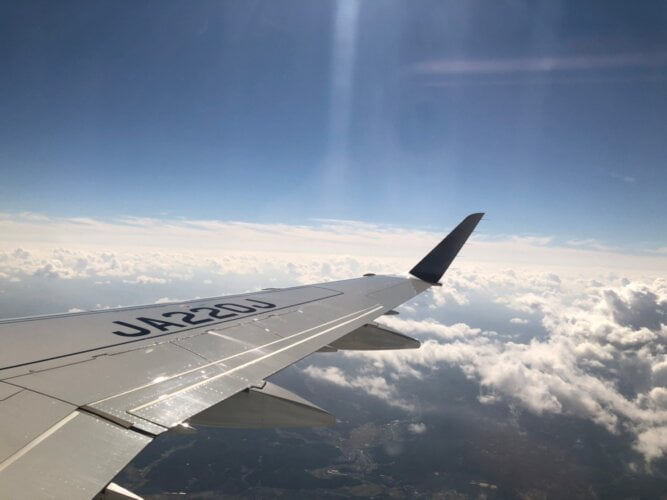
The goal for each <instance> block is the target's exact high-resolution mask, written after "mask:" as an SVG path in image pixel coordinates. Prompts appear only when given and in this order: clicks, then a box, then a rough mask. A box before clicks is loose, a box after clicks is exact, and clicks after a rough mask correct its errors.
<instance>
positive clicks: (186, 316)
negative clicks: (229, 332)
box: [162, 311, 213, 325]
mask: <svg viewBox="0 0 667 500" xmlns="http://www.w3.org/2000/svg"><path fill="white" fill-rule="evenodd" d="M175 314H180V315H182V316H183V317H182V318H181V321H182V322H183V323H187V324H188V325H200V324H202V323H208V322H209V321H213V319H212V318H202V319H197V320H195V319H193V318H194V317H195V315H194V314H192V313H191V312H185V311H172V312H166V313H164V314H163V315H162V316H164V317H165V318H170V317H171V316H174V315H175Z"/></svg>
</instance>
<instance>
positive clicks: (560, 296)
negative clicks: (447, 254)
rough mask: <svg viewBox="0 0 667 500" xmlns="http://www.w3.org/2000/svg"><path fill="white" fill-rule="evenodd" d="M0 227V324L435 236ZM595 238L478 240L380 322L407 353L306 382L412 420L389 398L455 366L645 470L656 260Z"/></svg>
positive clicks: (666, 390) (312, 371)
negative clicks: (614, 441)
mask: <svg viewBox="0 0 667 500" xmlns="http://www.w3.org/2000/svg"><path fill="white" fill-rule="evenodd" d="M0 230H1V231H2V232H3V239H2V242H1V243H0V296H2V298H3V300H2V307H0V314H2V315H3V316H5V317H7V316H16V315H20V314H39V313H48V312H58V311H63V310H64V311H66V310H70V309H72V310H74V309H89V308H93V307H109V306H117V305H128V304H137V303H146V302H156V301H165V300H176V299H187V298H192V297H196V296H204V295H216V294H221V293H233V292H239V291H246V290H254V289H259V288H266V287H282V286H289V285H295V284H299V283H309V282H319V281H327V280H333V279H343V278H351V277H357V276H360V275H361V274H363V273H365V272H376V273H391V274H396V273H397V272H398V273H400V272H401V271H403V270H406V269H409V268H410V267H411V265H412V264H414V262H415V261H416V260H417V259H418V258H420V257H421V256H422V255H423V254H424V253H425V252H426V251H428V250H429V249H430V248H431V247H432V246H433V245H434V244H435V243H437V241H439V239H440V238H441V237H442V235H441V234H436V233H433V232H429V231H421V230H406V229H402V228H396V227H387V226H376V225H369V224H363V223H358V222H353V221H328V220H323V221H314V222H313V223H312V224H310V225H279V224H248V223H241V222H221V221H195V220H157V219H137V218H125V219H116V220H98V219H87V218H52V217H46V216H42V215H37V214H4V215H0ZM594 243H595V244H590V242H588V243H587V242H580V241H576V242H572V241H571V242H570V243H567V242H563V243H560V244H559V243H558V242H554V240H553V238H550V237H549V236H541V237H520V236H507V237H502V238H489V237H485V238H484V237H479V236H477V237H475V238H473V240H472V241H471V242H470V243H469V245H467V246H466V248H465V249H464V251H463V252H462V255H461V256H460V258H459V259H457V261H456V263H455V266H454V267H453V268H452V269H451V270H450V271H449V272H448V274H447V276H446V279H445V281H444V286H442V287H440V288H437V289H434V290H433V291H432V292H430V293H429V294H427V295H426V296H424V297H422V298H420V299H418V300H416V301H415V302H413V303H410V304H406V305H405V306H403V307H402V309H401V311H402V314H401V316H399V317H386V318H384V319H383V320H382V321H383V322H385V323H386V324H387V326H389V327H391V328H394V329H397V330H400V331H403V332H405V333H407V334H410V335H414V336H416V337H418V338H420V339H421V340H422V341H423V345H422V348H421V349H419V350H413V351H395V352H377V353H370V354H369V353H365V354H364V353H351V352H350V353H345V354H344V355H345V357H346V362H347V363H348V364H351V368H352V369H351V370H345V371H343V370H341V369H340V368H339V367H337V366H335V364H336V361H335V360H336V359H339V360H340V358H337V357H336V355H333V357H329V358H325V361H324V362H322V361H317V362H312V363H310V364H308V365H307V366H306V367H305V373H306V375H308V376H309V377H310V378H311V379H314V380H322V381H327V382H328V383H332V384H336V385H338V386H340V387H344V388H347V389H349V390H353V391H361V392H364V393H367V394H369V395H371V396H373V397H376V398H379V399H381V400H383V401H386V402H387V403H388V404H390V405H393V406H395V407H397V408H400V409H401V410H403V411H405V412H407V413H410V414H412V413H415V412H416V411H417V409H418V408H421V405H420V404H419V401H418V397H419V395H418V394H417V395H408V394H405V393H402V391H401V383H402V381H405V380H415V379H416V380H424V381H425V382H427V381H428V380H429V379H432V378H433V377H436V376H437V375H438V373H439V371H440V370H441V368H443V367H456V368H457V369H460V370H462V372H463V373H464V374H465V375H466V377H468V378H469V379H470V380H472V381H475V382H476V383H477V384H479V387H480V393H479V401H480V402H481V403H483V404H509V405H511V406H513V407H515V408H517V409H522V410H524V411H528V412H531V413H534V414H537V415H541V414H564V415H573V416H576V417H579V418H582V419H587V420H590V421H593V422H595V423H596V424H597V425H600V426H602V427H604V428H605V429H607V430H608V431H609V432H610V433H613V434H617V435H628V436H631V438H632V440H633V442H634V449H635V450H636V452H637V453H638V454H640V456H642V457H643V458H645V459H646V460H647V461H648V462H650V461H651V460H653V459H656V458H659V457H661V456H663V455H665V454H666V453H667V353H666V351H665V344H666V343H667V326H665V325H666V324H667V281H666V280H665V279H664V278H661V277H660V276H663V275H664V274H665V271H667V256H665V255H661V254H660V253H659V252H654V253H651V252H646V253H644V254H641V255H629V254H623V253H619V252H618V251H614V250H611V249H609V247H606V246H604V245H599V244H597V242H594ZM318 359H319V360H321V359H322V358H318ZM322 363H324V364H322ZM416 416H417V415H416V414H415V415H413V417H416ZM411 432H414V433H423V432H428V429H427V428H426V426H425V425H418V424H415V426H414V428H413V429H411Z"/></svg>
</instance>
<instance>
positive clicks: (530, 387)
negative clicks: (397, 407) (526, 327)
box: [343, 271, 667, 461]
mask: <svg viewBox="0 0 667 500" xmlns="http://www.w3.org/2000/svg"><path fill="white" fill-rule="evenodd" d="M556 278H558V279H556ZM455 281H456V280H455ZM605 281H606V283H602V282H600V281H591V280H587V279H581V278H580V279H566V280H561V279H560V278H559V277H557V276H556V277H554V276H550V275H549V273H545V274H544V275H543V277H541V278H540V277H539V276H536V275H534V274H531V273H528V272H526V273H521V272H516V271H511V272H510V271H508V272H506V273H504V276H503V277H501V276H500V275H491V276H489V278H488V280H487V283H486V285H485V286H482V282H483V278H482V276H481V275H478V276H476V277H475V279H474V280H471V282H472V283H475V286H474V289H475V292H474V293H479V291H480V290H485V294H486V299H485V300H488V301H490V302H497V301H498V300H499V299H502V300H501V301H500V303H502V305H503V307H505V308H507V310H508V312H511V311H517V310H518V311H522V312H528V313H531V314H534V315H537V316H538V317H539V320H538V321H539V323H540V326H541V327H542V328H543V329H544V330H545V331H546V336H544V337H543V338H542V337H540V338H538V337H533V338H531V339H528V340H526V341H524V342H518V341H515V340H514V339H513V337H512V336H511V335H506V334H500V333H498V332H494V331H490V330H485V329H481V328H475V327H473V326H471V325H470V324H467V323H456V324H451V325H447V324H443V323H441V322H438V321H435V320H433V319H429V318H425V319H419V318H417V317H415V318H405V319H404V318H396V317H386V318H383V319H382V320H381V321H382V323H383V324H386V325H388V326H391V327H392V328H395V329H397V330H399V331H402V332H404V333H406V334H413V335H415V334H416V335H417V336H419V337H421V338H422V340H423V343H422V347H421V349H419V350H407V351H378V352H353V351H348V352H345V353H344V354H343V355H344V356H346V357H347V358H348V359H350V360H353V361H358V362H359V365H358V369H359V370H360V372H363V373H364V375H365V376H367V377H381V378H383V379H384V380H386V381H388V384H389V386H390V387H388V388H387V387H385V390H386V393H387V394H392V398H400V397H401V395H400V390H399V389H398V387H400V384H401V381H402V380H405V379H409V378H418V379H422V380H424V382H423V383H426V384H428V383H434V382H433V377H437V373H438V372H439V370H440V369H441V368H442V367H443V366H455V367H458V368H459V369H461V370H462V372H463V373H464V374H465V375H466V377H468V378H469V379H470V380H473V381H475V382H477V383H478V384H479V386H480V396H479V401H480V402H481V403H482V404H501V403H504V404H511V405H513V406H515V407H518V408H523V409H524V410H525V411H528V412H531V413H534V414H536V415H542V414H564V415H572V416H576V417H579V418H582V419H588V420H591V421H593V422H594V423H596V424H597V425H600V426H602V427H604V428H605V429H606V430H607V431H609V432H610V433H612V434H615V435H622V434H626V435H627V434H629V435H630V436H631V437H632V439H633V440H634V449H635V451H637V452H638V453H640V454H641V455H643V457H644V458H645V459H646V460H647V461H650V460H653V459H656V458H660V457H662V456H664V455H665V454H667V439H665V429H667V349H666V347H667V326H666V325H665V323H667V321H665V317H664V315H663V312H664V311H663V308H664V302H665V300H664V297H665V280H664V279H662V278H657V279H654V280H651V281H647V282H643V283H639V282H630V281H628V280H625V279H622V278H613V277H608V278H607V279H606V280H605ZM460 285H461V283H459V286H460ZM459 292H461V293H464V294H466V293H470V292H469V291H468V290H466V289H465V288H463V289H461V290H459ZM435 300H436V296H435V295H434V296H432V297H429V298H428V300H427V301H426V303H427V304H428V303H429V302H433V301H435ZM428 310H429V311H430V309H428ZM417 311H418V310H417ZM513 319H515V320H516V319H519V324H524V320H521V319H520V318H513ZM469 321H470V323H471V324H474V322H475V319H474V314H471V315H470V320H469ZM512 323H514V324H517V323H518V322H517V321H514V322H511V324H512ZM345 376H346V377H348V378H351V379H354V377H355V376H356V374H355V373H354V372H352V373H348V374H346V375H345ZM350 387H351V386H350Z"/></svg>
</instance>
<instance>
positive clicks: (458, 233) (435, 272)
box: [410, 212, 484, 286]
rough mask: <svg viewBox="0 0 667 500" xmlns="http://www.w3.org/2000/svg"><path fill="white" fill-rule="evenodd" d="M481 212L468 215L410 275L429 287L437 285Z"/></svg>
mask: <svg viewBox="0 0 667 500" xmlns="http://www.w3.org/2000/svg"><path fill="white" fill-rule="evenodd" d="M482 217H484V213H483V212H477V213H474V214H470V215H468V216H467V217H466V218H465V219H463V221H461V223H460V224H459V225H458V226H456V227H455V228H454V229H453V230H452V232H451V233H449V234H448V235H447V236H446V237H445V239H443V240H442V241H441V242H440V243H439V244H438V245H437V246H436V247H435V248H434V249H433V250H431V251H430V252H429V253H428V255H426V257H424V258H423V259H422V260H421V261H419V263H418V264H417V265H416V266H415V267H413V268H412V269H411V270H410V274H412V275H413V276H415V277H417V278H419V279H420V280H422V281H426V282H427V283H430V284H431V285H435V286H437V285H439V284H440V283H439V281H440V278H442V275H443V274H445V271H447V269H448V268H449V266H450V264H451V263H452V261H453V260H454V258H455V257H456V255H457V254H458V253H459V250H461V247H463V245H464V244H465V242H466V241H467V240H468V238H469V237H470V235H471V234H472V232H473V231H474V229H475V227H477V224H478V223H479V221H480V220H481V219H482Z"/></svg>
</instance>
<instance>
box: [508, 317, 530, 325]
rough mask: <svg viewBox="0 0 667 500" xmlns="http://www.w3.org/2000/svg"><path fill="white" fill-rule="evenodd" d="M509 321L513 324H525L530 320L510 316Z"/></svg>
mask: <svg viewBox="0 0 667 500" xmlns="http://www.w3.org/2000/svg"><path fill="white" fill-rule="evenodd" d="M510 323H512V324H513V325H527V324H528V323H530V321H529V320H527V319H524V318H511V319H510Z"/></svg>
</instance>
